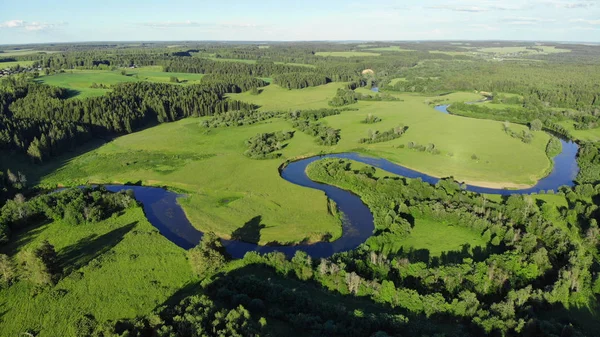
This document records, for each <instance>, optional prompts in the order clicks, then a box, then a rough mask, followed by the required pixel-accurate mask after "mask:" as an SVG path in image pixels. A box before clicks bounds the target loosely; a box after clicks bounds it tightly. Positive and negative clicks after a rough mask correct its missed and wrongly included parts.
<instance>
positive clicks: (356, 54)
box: [315, 51, 380, 57]
mask: <svg viewBox="0 0 600 337" xmlns="http://www.w3.org/2000/svg"><path fill="white" fill-rule="evenodd" d="M315 55H316V56H333V57H365V56H379V55H380V54H377V53H368V52H362V51H320V52H316V53H315Z"/></svg>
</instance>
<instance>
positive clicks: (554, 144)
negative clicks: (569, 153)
mask: <svg viewBox="0 0 600 337" xmlns="http://www.w3.org/2000/svg"><path fill="white" fill-rule="evenodd" d="M561 152H562V143H561V142H560V140H559V139H558V138H556V137H554V136H552V137H550V140H549V141H548V145H546V155H547V156H548V158H554V157H556V156H558V155H559V154H560V153H561Z"/></svg>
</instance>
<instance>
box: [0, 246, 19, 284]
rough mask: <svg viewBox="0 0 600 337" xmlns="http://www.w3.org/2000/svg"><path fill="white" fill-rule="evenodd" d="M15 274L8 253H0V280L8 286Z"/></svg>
mask: <svg viewBox="0 0 600 337" xmlns="http://www.w3.org/2000/svg"><path fill="white" fill-rule="evenodd" d="M15 276H16V269H15V265H14V264H13V262H12V260H11V259H10V257H9V256H8V255H5V254H0V282H1V284H3V285H6V286H9V285H11V284H12V282H13V280H14V278H15Z"/></svg>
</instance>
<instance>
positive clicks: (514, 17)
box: [0, 0, 600, 45]
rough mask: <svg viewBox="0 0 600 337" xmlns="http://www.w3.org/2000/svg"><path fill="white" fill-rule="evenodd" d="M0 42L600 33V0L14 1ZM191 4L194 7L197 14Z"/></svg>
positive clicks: (584, 36)
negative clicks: (95, 3) (399, 0)
mask: <svg viewBox="0 0 600 337" xmlns="http://www.w3.org/2000/svg"><path fill="white" fill-rule="evenodd" d="M2 7H4V8H2V11H0V44H1V45H13V44H43V43H85V42H146V41H147V42H158V41H232V42H234V41H235V42H256V41H265V42H266V41H269V42H309V41H315V42H317V41H319V42H325V41H329V42H335V41H381V42H387V41H390V42H391V41H406V42H409V41H410V42H413V41H527V42H530V41H531V42H558V41H563V42H584V43H589V42H591V43H598V42H600V20H599V19H598V17H600V3H598V2H597V1H592V0H533V1H526V2H524V3H522V2H519V1H515V0H509V1H503V2H499V1H490V0H488V1H485V0H484V1H473V0H454V1H441V0H427V1H421V2H418V1H406V2H402V3H399V4H398V3H396V2H395V1H389V0H376V1H374V2H373V3H370V4H364V3H361V2H349V3H345V2H343V1H340V0H335V1H329V2H319V1H315V0H308V1H306V2H304V3H303V4H297V3H291V2H275V1H271V0H267V1H263V2H260V3H246V2H243V1H239V0H232V1H227V2H226V3H212V2H200V3H196V2H192V1H188V0H181V1H176V2H170V3H167V4H165V3H162V2H160V1H158V0H152V1H147V2H141V1H139V0H131V1H115V0H108V1H107V2H106V3H104V5H103V6H102V7H100V8H96V7H92V6H90V5H88V4H81V3H78V2H77V1H74V0H66V1H61V2H60V4H59V5H56V4H48V3H46V2H45V1H42V0H34V1H30V2H29V3H28V5H27V6H23V5H22V4H21V3H14V2H13V3H7V4H4V5H2ZM190 13H192V14H190Z"/></svg>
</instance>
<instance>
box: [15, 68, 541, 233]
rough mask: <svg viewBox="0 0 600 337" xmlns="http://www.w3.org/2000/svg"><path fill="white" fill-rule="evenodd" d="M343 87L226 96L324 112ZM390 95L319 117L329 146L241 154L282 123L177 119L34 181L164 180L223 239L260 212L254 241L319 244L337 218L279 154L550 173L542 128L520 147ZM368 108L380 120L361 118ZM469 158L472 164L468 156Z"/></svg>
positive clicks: (446, 172)
mask: <svg viewBox="0 0 600 337" xmlns="http://www.w3.org/2000/svg"><path fill="white" fill-rule="evenodd" d="M119 76H121V75H119ZM343 85H344V84H342V83H330V84H327V85H324V86H319V87H312V88H307V89H302V90H287V89H282V88H280V87H278V86H276V85H270V86H268V87H265V88H264V91H263V92H262V93H261V94H260V95H250V94H249V93H243V94H235V95H231V97H232V98H235V99H239V100H243V101H246V102H251V103H255V104H258V105H261V106H262V108H261V109H263V110H283V111H291V110H294V109H309V108H323V107H327V106H328V105H327V102H328V100H329V99H331V98H332V97H333V96H334V95H335V92H336V90H337V88H339V87H341V86H343ZM365 92H366V91H365ZM398 97H400V98H401V99H402V100H403V101H397V102H396V101H394V102H366V101H361V102H359V103H358V104H354V105H352V106H351V107H352V108H358V110H357V111H345V112H343V113H342V114H341V115H338V116H331V117H327V118H325V119H324V120H323V122H324V123H327V124H329V125H330V126H332V127H334V128H339V129H341V140H340V142H339V143H338V144H337V145H336V146H330V147H328V146H320V145H317V144H316V143H315V141H314V139H313V138H312V137H311V136H308V135H306V134H304V133H302V132H299V131H297V132H296V133H295V136H294V138H293V139H291V140H290V141H289V143H288V145H287V147H285V148H284V149H283V151H281V153H282V157H281V158H279V159H275V160H253V159H249V158H248V157H246V156H244V154H243V153H244V151H245V150H246V146H245V140H246V139H248V138H250V137H252V136H254V135H256V134H258V133H266V132H273V131H286V130H293V129H292V127H291V124H290V123H289V122H288V121H286V120H283V119H272V120H268V121H266V122H263V123H259V124H255V125H251V126H243V127H235V128H233V127H232V128H216V129H206V128H204V127H202V126H201V125H200V121H201V120H200V119H185V120H181V121H178V122H175V123H169V124H162V125H159V126H156V127H153V128H150V129H146V130H144V131H140V132H137V133H134V134H130V135H127V136H123V137H120V138H118V139H115V140H114V141H112V142H110V143H107V144H105V145H103V146H101V147H99V148H97V149H95V150H93V151H90V152H87V153H84V154H82V155H79V156H76V157H74V158H66V157H65V158H63V161H62V163H63V164H62V165H61V167H59V168H58V169H56V170H53V169H54V167H53V169H52V170H50V169H48V170H47V172H48V173H47V174H45V175H44V176H42V177H41V178H40V182H41V184H42V185H46V186H56V185H65V184H66V185H80V184H85V183H100V182H117V183H124V182H136V181H142V182H143V183H145V184H150V185H165V186H171V187H174V188H178V189H181V190H183V191H185V193H186V194H187V197H186V198H182V199H180V203H181V204H182V206H183V208H184V209H185V211H186V213H187V215H188V217H189V218H190V220H191V222H192V223H193V224H194V225H195V226H196V227H198V228H199V229H202V230H212V231H214V232H216V233H218V234H219V235H221V236H223V237H229V236H230V235H231V233H232V232H233V231H234V230H236V229H237V228H239V227H242V226H243V225H244V224H245V223H246V222H248V221H250V220H251V219H253V218H255V217H257V216H260V217H261V221H262V222H261V223H262V224H263V225H264V228H263V229H262V230H261V237H260V242H261V243H266V242H270V241H274V240H276V241H279V242H298V241H301V240H305V239H308V240H319V239H321V237H322V236H323V235H326V234H331V235H333V237H334V238H335V237H338V236H339V235H340V234H341V228H340V226H339V222H338V221H337V220H336V219H335V218H334V217H332V216H330V215H329V214H328V212H327V203H326V198H325V196H324V195H323V193H321V192H319V191H315V190H311V189H307V188H302V187H299V186H295V185H293V184H290V183H288V182H286V181H284V180H283V179H281V178H280V177H279V174H278V167H279V165H280V164H281V163H282V162H283V161H284V160H285V159H290V158H295V157H299V156H308V155H314V154H318V153H320V152H346V151H360V152H364V153H367V154H370V155H374V156H381V157H385V158H387V159H389V160H392V161H394V162H397V163H399V164H402V165H405V166H407V167H410V168H413V169H416V170H419V171H422V172H425V173H427V174H430V175H434V176H439V177H446V176H453V177H455V178H456V179H458V180H460V181H466V182H468V183H471V184H479V185H486V186H494V187H518V186H523V185H531V184H533V183H535V181H536V180H537V179H539V178H541V177H542V176H543V175H544V174H545V172H547V171H548V170H549V169H550V165H551V163H550V161H549V160H548V158H547V157H546V155H545V151H544V150H545V147H546V143H547V142H548V136H547V135H546V134H545V133H543V132H536V133H535V137H534V141H533V142H532V143H531V144H524V143H522V142H521V141H520V140H518V139H515V138H511V137H510V136H508V135H506V134H505V133H504V132H503V131H502V124H501V123H499V122H494V121H488V120H477V119H469V118H463V117H458V116H451V115H444V114H441V113H439V112H437V111H435V110H434V109H433V108H432V107H431V106H428V105H426V104H425V103H424V101H426V100H430V99H432V98H431V97H425V96H419V95H404V94H403V95H398ZM479 97H480V96H479V95H477V94H474V93H456V94H452V95H448V96H445V98H447V99H448V100H449V101H472V100H476V99H478V98H479ZM369 113H371V114H373V115H376V116H378V117H380V118H382V120H383V121H382V122H380V123H376V124H363V123H361V121H362V120H363V119H364V118H365V117H366V116H367V115H368V114H369ZM399 124H404V125H406V126H408V131H407V132H406V133H405V135H404V136H402V137H401V138H399V139H395V140H393V141H388V142H382V143H376V144H370V145H365V144H360V143H359V142H358V140H359V139H360V138H363V137H366V136H367V132H368V130H369V129H371V130H380V131H385V130H388V129H390V128H393V127H395V126H397V125H399ZM513 127H514V128H515V129H521V128H523V129H524V128H525V127H521V126H517V125H515V126H513ZM411 141H412V142H416V143H418V144H423V145H427V144H429V143H433V144H435V147H436V148H437V149H439V150H440V152H441V153H440V154H438V155H434V154H430V153H427V152H418V151H416V150H412V149H408V148H407V147H406V145H407V143H408V142H411ZM403 145H404V148H402V146H403ZM473 154H476V155H477V157H478V159H477V160H474V159H472V155H473ZM24 169H27V168H24ZM38 172H40V171H38ZM33 175H34V176H35V173H33Z"/></svg>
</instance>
